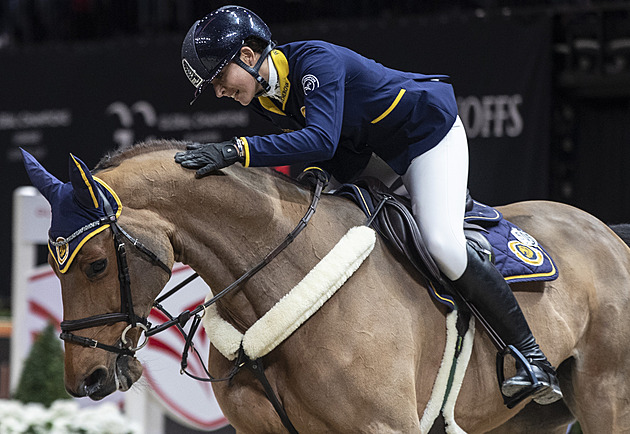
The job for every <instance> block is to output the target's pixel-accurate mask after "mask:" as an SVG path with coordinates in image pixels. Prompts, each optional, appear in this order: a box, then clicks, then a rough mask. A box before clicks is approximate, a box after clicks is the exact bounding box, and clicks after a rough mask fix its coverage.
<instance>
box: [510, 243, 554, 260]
mask: <svg viewBox="0 0 630 434" xmlns="http://www.w3.org/2000/svg"><path fill="white" fill-rule="evenodd" d="M508 247H509V248H510V250H511V251H512V253H514V255H516V257H517V258H518V259H520V260H521V261H523V262H525V263H526V264H530V265H534V266H539V265H542V263H543V262H544V260H545V258H544V256H543V254H542V252H541V251H540V250H538V249H537V248H536V247H534V246H526V245H525V244H523V243H521V242H520V241H510V242H509V243H508Z"/></svg>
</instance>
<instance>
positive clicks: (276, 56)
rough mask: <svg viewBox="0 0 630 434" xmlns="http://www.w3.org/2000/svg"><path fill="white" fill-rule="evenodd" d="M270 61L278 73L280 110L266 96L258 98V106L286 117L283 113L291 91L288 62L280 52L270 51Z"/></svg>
mask: <svg viewBox="0 0 630 434" xmlns="http://www.w3.org/2000/svg"><path fill="white" fill-rule="evenodd" d="M270 56H271V60H272V61H273V64H274V66H275V67H276V71H278V82H279V84H280V89H279V91H280V101H281V103H282V110H280V108H278V107H277V106H276V105H275V104H274V103H273V101H272V100H271V98H269V97H267V96H260V97H258V101H259V102H260V105H262V106H263V108H265V109H266V110H269V111H270V112H273V113H276V114H279V115H282V116H286V114H285V113H284V110H285V107H286V105H287V101H288V100H289V92H290V90H291V82H290V81H289V61H288V60H287V58H286V56H285V55H284V53H283V52H282V51H280V50H277V49H276V50H272V51H271V53H270Z"/></svg>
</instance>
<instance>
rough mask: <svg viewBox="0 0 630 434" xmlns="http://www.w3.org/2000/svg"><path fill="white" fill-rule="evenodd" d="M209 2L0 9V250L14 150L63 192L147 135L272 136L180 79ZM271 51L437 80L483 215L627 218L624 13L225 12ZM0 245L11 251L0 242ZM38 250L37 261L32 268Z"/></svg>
mask: <svg viewBox="0 0 630 434" xmlns="http://www.w3.org/2000/svg"><path fill="white" fill-rule="evenodd" d="M225 4H226V3H224V2H217V1H209V0H204V1H201V0H111V1H107V0H0V182H1V183H2V185H3V188H2V190H1V192H0V195H2V196H1V200H2V203H3V207H2V210H1V211H0V231H1V233H0V238H1V239H4V240H5V242H6V243H7V246H6V247H7V249H8V250H9V251H10V250H11V243H12V230H11V228H12V225H13V224H14V223H15V222H14V221H13V208H12V197H13V191H14V190H15V189H16V188H17V187H18V186H22V185H27V184H29V182H28V178H27V176H26V174H25V172H24V170H23V167H22V162H21V157H20V154H19V148H20V147H23V148H25V149H27V150H28V151H29V152H31V153H32V154H34V155H35V156H36V157H37V158H38V159H39V160H40V161H41V162H42V163H43V165H44V166H45V167H46V168H47V169H48V170H49V171H51V172H52V173H53V174H55V175H56V176H57V177H59V178H60V179H61V180H63V181H67V175H66V174H67V170H68V169H67V164H68V154H69V153H70V152H72V153H74V154H75V155H77V156H79V157H80V158H81V159H83V161H85V162H86V163H87V164H88V166H90V167H93V166H94V165H95V164H96V163H97V162H98V161H99V159H100V157H101V156H102V155H103V154H104V153H106V152H107V151H109V150H112V149H116V148H120V147H128V146H131V145H132V144H133V143H134V142H137V141H141V140H144V139H147V138H153V137H160V138H176V139H184V140H193V141H201V142H203V141H221V140H225V139H228V138H230V137H232V136H234V135H248V134H249V135H251V134H266V133H275V132H276V130H275V129H274V127H273V126H271V125H269V124H268V123H267V122H266V121H264V120H262V119H259V118H257V117H256V115H255V114H254V113H253V112H250V111H249V110H248V109H247V108H245V107H242V106H240V104H238V103H236V102H234V101H231V100H230V101H223V100H217V99H216V98H214V97H213V96H212V95H204V96H203V97H201V98H200V99H199V100H198V101H197V102H196V103H195V104H194V105H193V106H190V105H189V102H190V100H191V99H192V96H193V90H194V89H193V87H192V86H191V85H190V83H189V82H188V80H187V79H186V78H185V76H184V74H183V72H182V70H181V60H180V47H181V41H182V39H183V37H184V35H185V34H186V32H187V30H188V28H189V27H190V26H191V25H192V23H193V22H194V21H195V20H196V19H199V18H201V17H202V16H203V15H205V14H207V13H208V12H210V11H212V10H214V9H216V8H218V7H220V6H223V5H225ZM236 4H240V5H242V6H245V7H248V8H250V9H252V10H254V11H255V12H256V13H257V14H258V15H259V16H260V17H261V18H262V19H263V20H264V21H265V22H267V24H268V25H269V26H270V28H271V31H272V33H273V39H275V40H276V41H277V42H278V43H279V44H282V43H286V42H290V41H294V40H300V39H323V40H327V41H329V42H333V43H336V44H339V45H344V46H347V47H349V48H351V49H353V50H355V51H357V52H359V53H361V54H363V55H364V56H366V57H370V58H373V59H375V60H376V61H378V62H380V63H383V64H385V65H386V66H390V67H393V68H397V69H402V70H407V71H415V72H421V73H428V74H430V73H444V74H448V75H450V76H451V79H452V83H453V85H454V88H455V92H456V95H457V97H458V105H459V110H460V116H461V118H462V120H463V122H464V124H465V126H466V129H467V132H468V136H469V141H470V152H471V172H470V190H471V193H472V194H473V196H474V197H475V198H476V199H478V200H480V201H482V202H485V203H488V204H491V205H501V204H505V203H509V202H514V201H520V200H527V199H550V200H556V201H560V202H564V203H568V204H572V205H575V206H578V207H580V208H582V209H584V210H586V211H588V212H590V213H592V214H594V215H595V216H597V217H599V218H600V219H602V220H603V221H605V222H606V223H620V222H628V221H630V171H629V170H627V161H630V146H629V145H630V104H629V103H630V2H628V1H586V0H546V1H544V0H512V1H495V0H478V1H475V0H449V1H445V0H388V1H387V2H381V1H374V0H357V1H333V0H267V1H265V2H259V1H256V2H255V1H240V2H236ZM13 242H14V241H13ZM45 258H46V250H45V248H40V249H39V250H38V257H37V261H38V263H44V262H45ZM11 264H12V260H11V255H10V254H9V255H8V256H7V257H6V261H1V262H0V273H2V275H4V276H5V278H4V279H1V280H0V317H5V319H4V320H3V321H2V322H0V354H1V355H2V356H1V357H0V376H1V378H0V398H1V397H6V396H7V394H8V387H7V382H6V381H2V379H6V378H7V375H8V373H7V372H8V369H9V367H8V360H9V357H8V348H9V346H8V338H9V335H10V331H11V328H10V316H11V311H10V310H11V308H10V307H11V278H10V276H11Z"/></svg>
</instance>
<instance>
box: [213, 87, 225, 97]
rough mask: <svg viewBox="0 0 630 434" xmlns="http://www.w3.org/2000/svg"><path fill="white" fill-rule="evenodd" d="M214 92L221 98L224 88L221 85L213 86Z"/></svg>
mask: <svg viewBox="0 0 630 434" xmlns="http://www.w3.org/2000/svg"><path fill="white" fill-rule="evenodd" d="M214 93H215V94H216V95H217V98H221V97H222V96H224V95H225V88H224V87H223V86H214Z"/></svg>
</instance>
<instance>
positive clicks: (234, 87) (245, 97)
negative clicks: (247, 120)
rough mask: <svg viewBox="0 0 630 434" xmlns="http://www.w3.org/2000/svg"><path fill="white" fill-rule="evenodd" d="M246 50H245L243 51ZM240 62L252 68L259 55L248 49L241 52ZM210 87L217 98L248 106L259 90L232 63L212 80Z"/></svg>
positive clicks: (242, 70)
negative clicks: (228, 99)
mask: <svg viewBox="0 0 630 434" xmlns="http://www.w3.org/2000/svg"><path fill="white" fill-rule="evenodd" d="M245 49H247V50H245ZM240 55H241V60H243V62H245V63H246V64H248V65H249V66H253V65H255V64H256V61H257V60H258V57H259V56H260V54H258V53H254V52H253V51H251V49H248V47H244V48H243V49H242V50H241V53H240ZM212 86H213V87H214V92H215V94H216V95H217V98H221V97H224V96H226V97H228V98H232V99H234V100H236V101H238V102H240V103H241V104H242V105H248V104H249V103H250V102H252V99H254V96H255V95H256V93H257V92H258V91H259V90H260V85H259V84H258V82H257V81H256V80H255V79H254V77H252V76H251V75H250V74H249V73H248V72H247V71H245V70H244V69H243V68H241V67H240V66H238V65H237V64H236V63H234V62H230V63H228V64H227V65H226V66H225V67H224V68H223V70H222V71H221V72H220V73H219V75H217V76H216V77H215V78H214V80H212Z"/></svg>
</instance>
